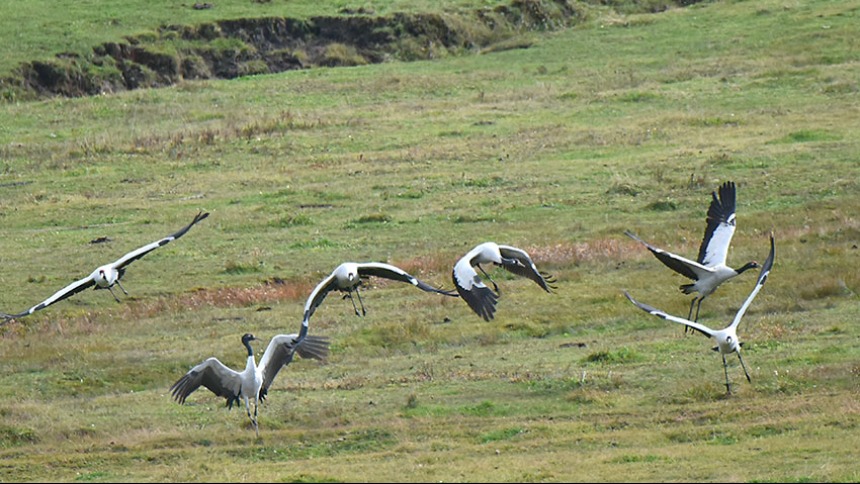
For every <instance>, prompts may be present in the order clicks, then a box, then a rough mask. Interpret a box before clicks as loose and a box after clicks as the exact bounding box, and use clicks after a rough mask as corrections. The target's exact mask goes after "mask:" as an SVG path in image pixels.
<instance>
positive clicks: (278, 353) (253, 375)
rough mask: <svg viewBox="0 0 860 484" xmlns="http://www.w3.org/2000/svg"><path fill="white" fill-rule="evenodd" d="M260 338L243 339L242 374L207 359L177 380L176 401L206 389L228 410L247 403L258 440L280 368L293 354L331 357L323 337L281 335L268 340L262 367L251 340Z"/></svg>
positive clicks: (326, 339) (173, 393)
mask: <svg viewBox="0 0 860 484" xmlns="http://www.w3.org/2000/svg"><path fill="white" fill-rule="evenodd" d="M256 339H257V338H256V337H255V336H254V335H253V334H251V333H245V334H244V335H243V336H242V344H243V345H245V348H246V349H247V350H248V361H247V363H246V364H245V369H244V370H243V371H236V370H233V369H231V368H229V367H227V366H226V365H224V364H223V363H221V362H220V361H218V358H215V357H212V358H208V359H207V360H206V361H204V362H203V363H200V364H199V365H197V366H195V367H194V368H192V369H191V370H189V371H188V373H186V374H185V375H184V376H182V378H180V379H179V380H177V381H176V383H174V384H173V385H172V386H171V387H170V392H171V394H172V395H173V399H174V400H175V401H176V402H178V403H179V404H184V403H185V399H186V398H188V395H191V393H193V392H194V391H195V390H197V389H198V388H200V386H201V385H202V386H204V387H206V388H208V389H209V390H211V391H212V393H214V394H215V395H217V396H219V397H224V398H226V399H227V404H226V406H227V408H228V409H232V408H233V404H234V403H235V404H236V405H239V404H240V401H243V402H244V403H245V412H246V413H247V414H248V418H249V419H251V423H252V424H253V426H254V431H255V432H256V434H257V437H259V436H260V428H259V425H258V424H257V414H258V407H259V406H260V404H262V403H263V401H265V399H266V396H267V395H268V392H269V388H270V387H271V386H272V382H273V381H274V380H275V376H276V375H277V374H278V371H280V369H281V368H283V367H285V366H287V365H289V364H290V362H291V361H293V355H295V354H296V353H298V354H299V356H301V357H302V358H314V359H317V360H320V361H325V359H326V358H327V357H328V350H329V341H328V338H326V337H324V336H315V335H312V336H307V337H306V338H304V339H303V340H302V341H301V342H299V341H298V335H297V334H295V333H294V334H279V335H277V336H275V337H274V338H272V340H271V341H269V346H267V347H266V351H265V353H263V357H262V358H260V364H259V365H257V364H256V363H255V362H254V348H253V347H252V346H251V341H255V340H256ZM251 400H253V401H254V415H253V416H252V415H251V404H250V401H251Z"/></svg>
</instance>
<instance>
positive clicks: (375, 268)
mask: <svg viewBox="0 0 860 484" xmlns="http://www.w3.org/2000/svg"><path fill="white" fill-rule="evenodd" d="M358 274H359V275H360V276H362V277H365V276H376V277H382V278H385V279H392V280H395V281H401V282H407V283H409V284H412V285H413V286H415V287H417V288H418V289H421V290H424V291H427V292H435V293H439V294H444V295H446V296H454V297H457V293H456V292H454V291H445V290H442V289H437V288H435V287H433V286H431V285H429V284H427V283H426V282H424V281H422V280H420V279H418V278H417V277H415V276H412V275H410V274H409V273H408V272H406V271H404V270H403V269H401V268H399V267H397V266H393V265H391V264H386V263H384V262H364V263H361V264H358Z"/></svg>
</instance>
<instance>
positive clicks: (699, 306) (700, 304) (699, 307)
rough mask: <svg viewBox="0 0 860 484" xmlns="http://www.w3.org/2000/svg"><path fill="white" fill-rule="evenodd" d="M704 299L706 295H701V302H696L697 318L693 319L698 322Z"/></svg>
mask: <svg viewBox="0 0 860 484" xmlns="http://www.w3.org/2000/svg"><path fill="white" fill-rule="evenodd" d="M704 299H705V296H700V297H699V302H698V303H697V304H696V319H694V320H693V321H696V322H698V321H699V309H702V301H703V300H704Z"/></svg>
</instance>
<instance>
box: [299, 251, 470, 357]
mask: <svg viewBox="0 0 860 484" xmlns="http://www.w3.org/2000/svg"><path fill="white" fill-rule="evenodd" d="M371 276H373V277H381V278H384V279H391V280H394V281H400V282H406V283H409V284H412V285H413V286H415V287H417V288H418V289H421V290H423V291H426V292H435V293H438V294H444V295H446V296H453V297H457V293H455V292H453V291H446V290H443V289H437V288H435V287H433V286H431V285H429V284H427V283H426V282H423V281H421V280H420V279H418V278H417V277H415V276H412V275H410V274H409V273H408V272H406V271H404V270H403V269H401V268H399V267H397V266H394V265H391V264H386V263H384V262H344V263H343V264H340V265H339V266H337V267H336V268H335V269H334V271H332V273H331V274H329V275H328V276H326V278H325V279H323V280H322V281H320V283H319V284H317V286H316V287H315V288H314V290H313V291H311V294H310V296H308V300H307V302H306V303H305V312H304V316H303V317H302V328H301V332H300V336H299V339H300V340H301V339H302V338H304V337H305V335H307V332H308V325H309V323H310V319H311V316H312V315H313V314H314V311H316V309H317V308H318V307H319V305H320V304H322V302H323V300H324V299H325V297H326V295H328V293H329V292H331V291H340V292H344V293H346V294H344V298H349V300H350V301H352V308H353V310H355V314H356V315H357V316H364V315H365V314H366V313H367V311H366V309H365V308H364V302H363V301H362V300H361V293H360V292H359V286H361V285H362V281H363V280H364V279H366V278H368V277H371ZM353 293H355V295H356V297H357V298H358V303H359V305H360V306H361V312H359V310H358V307H357V306H356V305H355V300H354V299H353V298H352V294H353Z"/></svg>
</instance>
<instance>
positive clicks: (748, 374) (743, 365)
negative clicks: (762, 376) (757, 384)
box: [737, 350, 752, 383]
mask: <svg viewBox="0 0 860 484" xmlns="http://www.w3.org/2000/svg"><path fill="white" fill-rule="evenodd" d="M737 353H738V359H739V360H741V367H743V369H744V375H746V377H747V381H748V382H750V383H752V380H751V379H750V373H749V372H748V371H747V365H745V364H744V359H743V358H742V357H741V352H740V350H738V352H737Z"/></svg>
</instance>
